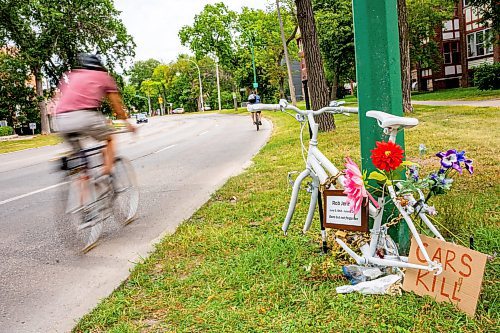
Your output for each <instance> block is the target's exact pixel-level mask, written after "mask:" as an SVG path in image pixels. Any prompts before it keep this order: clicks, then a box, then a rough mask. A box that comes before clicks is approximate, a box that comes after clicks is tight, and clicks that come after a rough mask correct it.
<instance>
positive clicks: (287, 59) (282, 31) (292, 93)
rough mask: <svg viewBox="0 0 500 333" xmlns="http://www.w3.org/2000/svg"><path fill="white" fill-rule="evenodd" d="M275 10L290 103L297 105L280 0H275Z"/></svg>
mask: <svg viewBox="0 0 500 333" xmlns="http://www.w3.org/2000/svg"><path fill="white" fill-rule="evenodd" d="M276 11H277V12H278V21H279V24H280V32H281V41H282V43H283V51H284V55H285V63H286V69H287V72H288V88H289V89H290V98H291V99H292V104H293V105H297V99H296V97H295V87H294V85H293V75H292V65H291V64H290V57H289V56H288V44H287V41H286V38H285V30H284V28H283V20H282V19H281V11H280V0H276Z"/></svg>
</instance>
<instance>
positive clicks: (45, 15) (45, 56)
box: [0, 0, 135, 133]
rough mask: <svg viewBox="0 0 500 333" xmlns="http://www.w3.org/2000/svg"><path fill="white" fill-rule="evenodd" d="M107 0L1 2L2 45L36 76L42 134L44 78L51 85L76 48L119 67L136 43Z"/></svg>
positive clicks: (46, 128)
mask: <svg viewBox="0 0 500 333" xmlns="http://www.w3.org/2000/svg"><path fill="white" fill-rule="evenodd" d="M118 16H119V12H118V11H117V10H116V9H115V8H114V5H113V2H112V1H110V0H79V1H60V0H43V1H42V0H23V1H18V0H0V44H8V45H14V46H15V47H16V48H17V49H18V51H19V54H20V55H22V56H23V58H24V59H26V61H27V63H28V64H29V66H30V70H31V73H32V74H33V75H34V77H35V80H36V93H37V96H38V97H39V109H40V115H41V128H42V133H48V132H49V126H48V118H47V114H46V108H45V101H44V99H43V96H44V94H43V89H42V77H43V76H44V74H45V75H48V76H49V77H50V78H51V79H52V81H53V82H54V83H56V82H57V81H58V79H59V77H60V76H61V73H62V72H63V71H64V70H65V69H67V68H68V67H69V66H70V65H72V64H74V63H75V59H76V55H77V53H78V52H81V51H87V52H96V53H100V54H103V55H105V56H106V60H107V64H108V66H109V67H113V66H114V65H115V64H117V65H123V62H124V61H125V59H126V57H127V56H130V55H133V49H134V46H135V45H134V43H133V40H132V37H131V36H130V35H128V34H127V31H126V29H125V26H124V25H123V23H122V21H121V20H120V19H119V17H118Z"/></svg>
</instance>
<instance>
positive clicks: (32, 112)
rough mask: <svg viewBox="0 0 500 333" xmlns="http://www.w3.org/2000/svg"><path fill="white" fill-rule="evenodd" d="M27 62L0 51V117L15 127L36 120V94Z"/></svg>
mask: <svg viewBox="0 0 500 333" xmlns="http://www.w3.org/2000/svg"><path fill="white" fill-rule="evenodd" d="M30 79H31V77H30V71H29V66H28V64H27V63H26V62H25V61H24V59H22V58H21V57H19V56H15V55H11V54H7V53H0V119H1V120H3V119H6V120H7V123H8V124H9V125H10V126H12V127H14V128H16V127H19V126H22V125H23V124H26V122H35V121H36V120H37V117H36V111H37V104H36V95H35V90H34V89H33V87H32V86H30V85H27V84H26V82H28V81H30Z"/></svg>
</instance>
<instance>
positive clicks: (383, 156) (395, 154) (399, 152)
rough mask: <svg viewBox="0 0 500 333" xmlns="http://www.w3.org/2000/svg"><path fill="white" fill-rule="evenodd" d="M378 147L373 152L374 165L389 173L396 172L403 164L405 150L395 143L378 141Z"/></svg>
mask: <svg viewBox="0 0 500 333" xmlns="http://www.w3.org/2000/svg"><path fill="white" fill-rule="evenodd" d="M376 145H377V147H376V148H375V149H372V150H371V153H372V155H371V159H372V162H373V165H375V167H377V168H378V169H380V170H384V171H387V172H390V171H393V170H396V169H397V168H398V167H399V166H400V165H401V163H402V162H403V149H401V146H399V145H398V144H395V143H394V142H383V141H377V142H376Z"/></svg>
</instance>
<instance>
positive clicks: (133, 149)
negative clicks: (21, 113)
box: [0, 114, 272, 333]
mask: <svg viewBox="0 0 500 333" xmlns="http://www.w3.org/2000/svg"><path fill="white" fill-rule="evenodd" d="M271 126H272V125H271V124H270V123H269V122H267V121H266V120H264V125H263V126H262V127H261V130H260V131H259V132H257V131H256V130H255V126H253V125H252V124H251V121H250V117H249V116H234V115H218V114H195V115H172V116H167V117H161V118H152V119H151V120H150V123H149V124H144V125H141V126H140V130H139V134H138V135H137V136H136V137H135V138H134V137H131V136H130V135H129V134H120V138H119V154H120V155H123V156H126V157H128V158H129V159H131V160H132V164H133V166H134V167H135V170H136V173H137V176H138V182H139V185H140V195H141V204H140V208H139V218H138V220H137V221H135V222H133V223H132V224H130V225H128V226H127V227H125V228H123V229H122V230H120V232H118V233H117V234H114V235H112V237H108V238H107V239H105V240H104V241H103V242H101V243H100V244H99V246H98V247H96V248H95V249H93V250H92V251H91V252H90V253H88V254H86V255H77V254H75V253H73V252H72V251H70V250H68V249H67V248H65V247H64V246H63V245H62V243H61V240H60V238H59V236H58V235H57V233H56V231H55V220H56V218H57V216H55V214H56V211H57V210H56V209H55V207H56V205H55V203H56V202H57V200H58V197H59V196H60V189H61V187H60V186H58V184H59V183H60V182H61V175H60V173H58V172H57V171H56V164H55V162H53V161H50V160H52V159H54V158H56V157H57V156H58V154H60V153H61V152H63V151H65V150H66V147H65V146H64V145H58V146H53V147H43V148H38V149H30V150H26V151H21V152H16V153H10V154H2V155H0V235H1V236H0V332H9V333H11V332H13V333H15V332H67V331H70V330H71V328H72V327H73V326H74V324H75V321H76V320H78V318H80V317H81V316H83V315H84V314H86V313H87V312H88V311H90V310H91V309H92V308H93V307H94V306H95V305H97V303H98V302H99V300H100V299H102V298H103V297H106V296H107V295H109V294H110V293H111V292H112V291H113V290H114V289H115V288H116V287H117V286H118V285H119V284H120V283H121V282H122V281H123V280H124V279H126V277H127V276H128V273H129V270H130V269H131V268H132V267H133V266H134V263H135V262H138V261H140V260H141V258H144V257H145V256H147V253H148V252H149V251H151V250H152V249H153V244H154V243H155V242H157V241H158V240H159V239H160V238H161V237H162V236H163V235H165V234H168V233H172V232H174V231H175V229H176V227H177V226H178V225H179V224H180V223H181V222H182V221H183V220H185V219H187V218H189V217H190V216H191V215H192V213H194V212H195V211H196V209H197V208H199V207H200V206H201V205H202V204H203V203H205V202H206V201H207V200H208V199H209V197H210V194H211V193H213V192H214V191H215V190H216V189H217V188H218V187H220V186H221V185H222V184H224V182H225V181H226V180H227V179H228V178H229V177H230V176H232V175H235V174H237V173H239V172H241V170H242V169H243V168H244V166H245V165H246V164H248V163H249V162H250V160H251V158H252V156H253V155H254V154H255V153H257V152H258V150H259V149H260V147H262V146H263V145H264V144H265V142H266V141H267V139H268V138H269V136H270V133H271Z"/></svg>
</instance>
